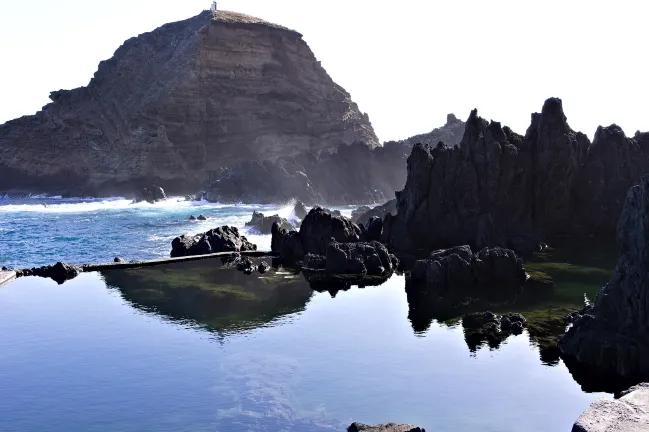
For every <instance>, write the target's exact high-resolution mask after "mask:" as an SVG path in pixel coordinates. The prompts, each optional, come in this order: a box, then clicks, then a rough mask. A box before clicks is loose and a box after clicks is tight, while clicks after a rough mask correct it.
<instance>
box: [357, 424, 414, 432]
mask: <svg viewBox="0 0 649 432" xmlns="http://www.w3.org/2000/svg"><path fill="white" fill-rule="evenodd" d="M347 432H426V430H425V429H424V428H420V427H417V426H413V425H406V424H396V423H387V424H382V425H374V426H370V425H366V424H363V423H352V424H351V426H349V427H348V428H347Z"/></svg>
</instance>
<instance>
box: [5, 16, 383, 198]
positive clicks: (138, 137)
mask: <svg viewBox="0 0 649 432" xmlns="http://www.w3.org/2000/svg"><path fill="white" fill-rule="evenodd" d="M50 98H51V99H52V103H50V104H48V105H47V106H45V107H44V108H43V110H42V111H40V112H38V113H37V114H36V115H33V116H25V117H22V118H19V119H16V120H12V121H9V122H7V123H5V124H3V125H0V149H1V150H2V151H1V152H0V172H2V173H3V175H2V176H0V190H2V191H26V192H52V193H65V194H72V195H107V194H119V193H130V192H132V191H133V190H136V189H138V188H140V187H144V186H146V185H149V184H157V185H160V186H162V187H164V188H165V189H166V190H167V191H168V192H169V193H183V192H186V191H191V192H194V191H196V190H198V189H199V188H201V187H202V186H203V184H204V182H205V180H206V179H207V178H208V173H209V172H211V171H214V170H218V169H219V168H220V167H223V166H233V165H235V164H236V163H237V162H240V161H244V160H257V159H267V160H275V159H277V158H278V157H280V156H283V157H292V156H295V155H298V154H302V153H305V152H308V153H314V154H318V153H319V152H321V151H331V150H333V149H335V148H337V147H339V146H345V145H349V144H352V143H354V142H362V143H364V145H365V146H367V147H376V146H378V145H379V142H378V140H377V138H376V135H375V134H374V131H373V129H372V126H371V124H370V122H369V119H368V117H367V115H366V114H363V113H361V112H360V111H359V109H358V107H357V106H356V104H355V103H354V102H352V100H351V98H350V95H349V94H348V93H347V92H346V91H345V90H344V89H343V88H342V87H340V86H338V85H337V84H336V83H334V82H333V81H332V79H331V78H330V77H329V75H327V73H326V71H325V70H324V69H323V68H322V66H321V65H320V62H318V61H317V60H316V58H315V56H314V55H313V53H312V52H311V50H310V49H309V47H308V46H307V44H306V43H305V42H304V41H303V40H302V35H301V34H300V33H298V32H296V31H292V30H289V29H286V28H283V27H280V26H277V25H273V24H270V23H267V22H264V21H262V20H259V19H255V18H252V17H248V16H246V15H242V14H236V13H232V12H226V11H219V12H217V13H216V14H212V13H211V12H209V11H205V12H203V13H201V14H200V15H198V16H195V17H193V18H190V19H187V20H184V21H179V22H175V23H171V24H166V25H164V26H162V27H160V28H158V29H156V30H154V31H152V32H149V33H144V34H141V35H139V36H138V37H134V38H131V39H129V40H127V41H126V42H125V43H124V44H123V45H122V46H121V47H120V48H119V49H118V50H117V51H116V52H115V55H114V56H113V57H112V58H111V59H109V60H106V61H103V62H101V63H100V64H99V69H98V70H97V72H96V73H95V76H94V77H93V78H92V80H91V81H90V83H89V84H88V86H87V87H82V88H77V89H74V90H60V91H55V92H52V93H51V95H50Z"/></svg>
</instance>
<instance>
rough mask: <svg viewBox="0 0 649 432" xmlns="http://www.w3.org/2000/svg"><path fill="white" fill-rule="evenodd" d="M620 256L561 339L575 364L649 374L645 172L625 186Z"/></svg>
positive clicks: (630, 376)
mask: <svg viewBox="0 0 649 432" xmlns="http://www.w3.org/2000/svg"><path fill="white" fill-rule="evenodd" d="M617 238H618V244H619V247H620V252H621V255H620V259H619V261H618V263H617V267H616V268H615V273H614V274H613V277H612V278H611V280H610V281H609V283H608V284H606V286H604V287H603V288H602V289H601V290H600V292H599V293H598V295H597V299H596V300H595V304H594V305H593V307H592V308H589V309H587V310H585V311H584V313H583V314H582V315H581V316H577V317H573V319H574V322H573V324H572V327H571V328H570V329H569V330H568V332H567V333H566V334H565V335H564V337H563V338H562V339H561V342H560V348H561V351H562V352H563V354H564V355H565V356H567V357H569V358H570V359H572V360H573V361H575V362H577V363H578V367H583V368H590V369H593V370H596V371H598V375H600V376H603V375H609V376H611V375H612V376H616V377H619V380H625V381H627V380H630V381H634V382H640V381H645V380H649V363H647V358H649V306H648V305H649V176H645V177H643V178H642V180H641V182H640V184H639V185H637V186H633V187H632V188H630V189H629V191H628V194H627V198H626V203H625V204H624V209H623V211H622V215H621V216H620V220H619V224H618V229H617Z"/></svg>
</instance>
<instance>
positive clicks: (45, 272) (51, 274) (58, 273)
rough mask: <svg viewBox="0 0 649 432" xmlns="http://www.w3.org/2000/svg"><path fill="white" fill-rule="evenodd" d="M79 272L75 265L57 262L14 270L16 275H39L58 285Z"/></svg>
mask: <svg viewBox="0 0 649 432" xmlns="http://www.w3.org/2000/svg"><path fill="white" fill-rule="evenodd" d="M79 273H81V269H80V268H79V267H77V266H73V265H70V264H66V263H63V262H57V263H56V264H54V265H48V266H43V267H38V268H31V269H24V270H20V271H17V272H16V275H17V276H39V277H43V278H50V279H52V280H54V281H55V282H56V283H58V284H59V285H61V284H63V283H64V282H65V281H68V280H70V279H74V278H75V277H77V276H78V275H79Z"/></svg>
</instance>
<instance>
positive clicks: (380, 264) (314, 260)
mask: <svg viewBox="0 0 649 432" xmlns="http://www.w3.org/2000/svg"><path fill="white" fill-rule="evenodd" d="M397 265H398V260H397V258H396V257H395V256H394V255H390V254H389V253H388V250H387V249H386V248H385V246H384V245H382V244H381V243H379V242H370V243H363V242H358V243H338V242H335V241H334V242H331V243H329V245H328V246H327V253H326V254H325V255H315V254H307V255H306V257H305V258H304V265H303V266H304V267H305V268H306V269H309V270H322V271H325V272H326V273H327V274H330V275H337V274H350V275H368V276H383V275H386V274H391V273H392V271H393V270H394V269H395V268H396V267H397Z"/></svg>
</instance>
